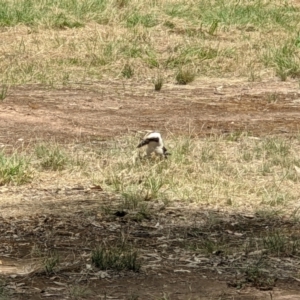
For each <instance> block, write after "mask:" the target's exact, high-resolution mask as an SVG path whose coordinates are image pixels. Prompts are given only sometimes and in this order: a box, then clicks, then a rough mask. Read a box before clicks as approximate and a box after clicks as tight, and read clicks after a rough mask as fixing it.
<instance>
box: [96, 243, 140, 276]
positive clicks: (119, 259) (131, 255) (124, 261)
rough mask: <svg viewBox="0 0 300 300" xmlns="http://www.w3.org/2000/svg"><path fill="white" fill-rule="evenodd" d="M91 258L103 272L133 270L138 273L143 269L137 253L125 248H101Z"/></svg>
mask: <svg viewBox="0 0 300 300" xmlns="http://www.w3.org/2000/svg"><path fill="white" fill-rule="evenodd" d="M91 258H92V263H93V264H94V265H95V266H96V267H97V268H99V269H102V270H108V269H112V270H118V271H120V270H132V271H135V272H138V271H139V270H140V267H141V265H140V262H139V261H138V253H137V251H136V250H133V249H128V248H127V247H124V246H116V247H105V246H104V245H102V246H99V247H97V248H96V249H95V250H93V251H92V257H91Z"/></svg>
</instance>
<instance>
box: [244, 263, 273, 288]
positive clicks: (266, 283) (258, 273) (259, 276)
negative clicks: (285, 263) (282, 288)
mask: <svg viewBox="0 0 300 300" xmlns="http://www.w3.org/2000/svg"><path fill="white" fill-rule="evenodd" d="M245 279H246V282H247V283H251V285H252V286H254V287H256V288H259V289H272V288H273V287H274V285H275V282H276V278H275V277H272V276H270V274H269V273H267V272H266V271H265V268H262V267H261V266H260V265H252V266H249V267H248V268H247V269H246V271H245Z"/></svg>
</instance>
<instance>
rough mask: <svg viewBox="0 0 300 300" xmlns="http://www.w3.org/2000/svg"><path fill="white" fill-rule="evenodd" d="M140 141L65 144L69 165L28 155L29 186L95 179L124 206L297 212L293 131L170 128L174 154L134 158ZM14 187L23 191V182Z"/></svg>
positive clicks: (62, 186)
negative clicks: (265, 134)
mask: <svg viewBox="0 0 300 300" xmlns="http://www.w3.org/2000/svg"><path fill="white" fill-rule="evenodd" d="M138 141H139V138H138V136H128V137H126V138H124V139H120V138H119V139H118V140H116V141H114V142H111V143H110V144H108V145H106V147H105V148H103V149H101V148H100V149H93V146H92V145H85V146H84V147H82V146H80V147H78V146H76V148H74V147H73V146H71V147H70V148H68V147H64V149H63V151H64V153H66V155H67V157H68V164H66V165H65V166H64V169H63V170H55V169H53V170H51V169H50V170H49V169H48V170H44V169H41V167H40V163H41V162H42V158H41V157H39V158H36V159H34V155H33V154H32V156H31V157H32V160H31V168H34V169H35V173H34V178H33V180H32V182H31V184H30V191H31V192H29V193H34V191H39V192H38V193H40V194H42V193H43V192H42V190H55V189H57V190H58V191H61V190H66V189H67V190H68V189H72V188H73V187H74V186H75V187H76V186H82V187H84V189H86V188H89V187H91V186H93V185H96V186H97V185H100V186H101V187H102V188H103V190H104V192H105V193H109V194H116V195H118V197H121V198H123V199H125V201H127V202H126V203H127V204H126V205H127V206H128V205H129V206H128V207H131V204H130V203H132V207H137V206H139V203H144V201H145V200H146V201H149V200H151V201H154V202H156V201H163V202H164V203H165V204H167V205H168V203H172V202H173V201H177V200H180V201H184V202H186V203H187V205H190V204H191V205H193V204H197V205H205V206H206V207H207V208H208V207H213V208H218V209H221V210H228V211H232V210H234V211H248V212H256V211H268V210H271V211H277V212H281V213H284V214H287V215H289V216H291V215H292V214H294V213H295V214H297V211H298V205H297V203H298V195H299V178H298V176H299V174H297V172H296V170H295V168H294V167H295V166H299V165H300V160H299V157H298V153H299V149H300V144H299V139H298V138H294V139H289V138H284V137H278V136H277V137H276V136H275V137H269V138H255V137H251V136H247V134H245V133H244V134H237V135H230V136H218V137H213V138H204V139H197V138H193V139H192V138H188V137H186V138H183V137H181V138H176V137H173V136H172V135H171V134H169V136H168V138H167V139H166V143H167V146H168V149H169V150H170V152H171V153H172V155H171V156H170V157H169V158H168V159H167V160H165V161H156V160H150V161H149V160H139V159H137V150H136V148H135V146H136V144H137V143H138ZM49 147H50V146H49ZM61 147H62V146H61ZM78 161H80V162H81V163H80V164H78ZM6 190H7V191H9V192H8V193H7V194H6V193H4V194H3V197H2V199H4V200H5V202H6V203H7V202H9V203H10V205H13V203H14V202H16V201H17V198H18V197H15V194H14V193H13V192H12V189H11V188H9V189H6ZM18 190H19V195H22V193H23V192H22V190H23V191H24V192H25V196H26V193H28V186H26V185H25V186H23V187H22V186H21V187H18ZM22 196H23V199H24V194H23V195H22ZM22 196H20V200H21V199H22ZM58 197H60V199H62V200H63V199H64V196H63V195H59V196H58ZM25 198H26V197H25ZM31 200H32V199H31ZM22 201H23V200H22ZM47 201H48V200H47ZM17 202H18V201H17ZM17 202H16V204H17ZM129 202H130V203H129ZM23 205H24V203H23ZM32 205H33V206H34V205H38V206H43V202H39V203H34V201H33V202H31V203H30V206H32ZM30 209H31V208H30ZM60 209H61V208H60ZM22 210H23V212H25V211H26V209H24V207H23V208H22Z"/></svg>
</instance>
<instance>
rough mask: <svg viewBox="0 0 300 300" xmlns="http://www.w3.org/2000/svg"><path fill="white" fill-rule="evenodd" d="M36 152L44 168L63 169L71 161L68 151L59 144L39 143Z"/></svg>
mask: <svg viewBox="0 0 300 300" xmlns="http://www.w3.org/2000/svg"><path fill="white" fill-rule="evenodd" d="M35 153H36V156H37V157H38V158H39V159H40V165H41V166H42V167H43V168H44V169H49V170H53V171H59V170H63V169H64V168H65V167H66V165H67V163H68V162H69V161H70V159H69V158H68V156H67V154H66V152H65V151H64V150H62V148H60V147H59V146H58V145H50V144H39V145H37V146H36V148H35Z"/></svg>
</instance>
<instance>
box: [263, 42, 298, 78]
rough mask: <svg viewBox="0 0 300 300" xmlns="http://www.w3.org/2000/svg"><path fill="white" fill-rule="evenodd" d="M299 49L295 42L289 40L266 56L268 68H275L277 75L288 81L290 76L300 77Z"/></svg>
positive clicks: (265, 60)
mask: <svg viewBox="0 0 300 300" xmlns="http://www.w3.org/2000/svg"><path fill="white" fill-rule="evenodd" d="M298 53H299V47H298V44H297V42H296V41H295V40H288V41H287V42H285V43H284V44H283V45H282V46H280V47H274V48H272V49H271V50H269V52H268V53H267V54H265V56H264V62H265V64H266V65H267V66H271V67H274V68H275V71H276V75H277V76H278V77H279V78H280V79H281V80H282V81H286V80H287V78H288V76H290V77H292V78H299V77H300V60H299V57H298V56H299V55H298Z"/></svg>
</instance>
